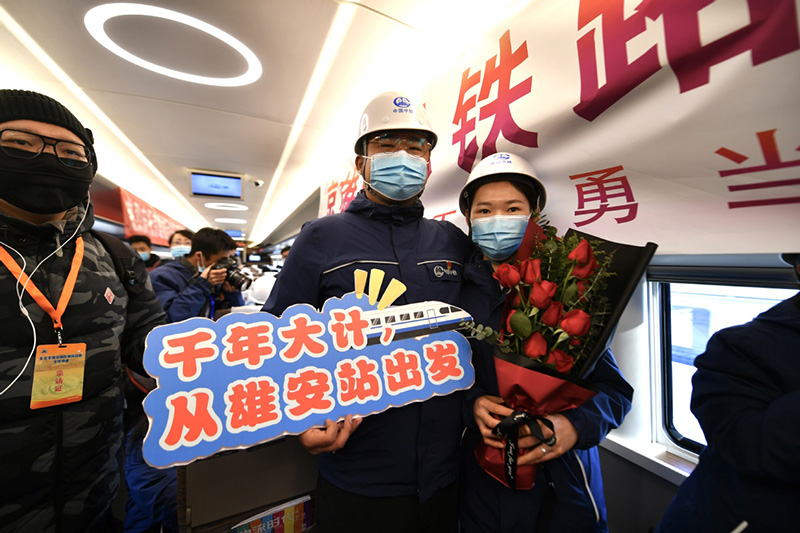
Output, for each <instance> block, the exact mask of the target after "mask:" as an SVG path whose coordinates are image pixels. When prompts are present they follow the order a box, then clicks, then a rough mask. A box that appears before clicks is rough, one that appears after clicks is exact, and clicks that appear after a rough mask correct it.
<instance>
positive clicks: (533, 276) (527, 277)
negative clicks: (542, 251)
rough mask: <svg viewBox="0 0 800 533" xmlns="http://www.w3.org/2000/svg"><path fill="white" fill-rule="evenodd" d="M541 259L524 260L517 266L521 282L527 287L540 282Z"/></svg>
mask: <svg viewBox="0 0 800 533" xmlns="http://www.w3.org/2000/svg"><path fill="white" fill-rule="evenodd" d="M541 265H542V260H541V259H526V260H525V261H523V262H522V263H521V264H520V265H519V272H520V274H521V275H522V281H524V282H525V283H527V284H528V285H533V284H534V283H536V282H537V281H541V280H542V271H541Z"/></svg>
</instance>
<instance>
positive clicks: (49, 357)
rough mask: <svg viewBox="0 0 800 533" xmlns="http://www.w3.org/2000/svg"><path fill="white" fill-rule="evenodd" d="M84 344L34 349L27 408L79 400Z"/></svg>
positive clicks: (55, 345)
mask: <svg viewBox="0 0 800 533" xmlns="http://www.w3.org/2000/svg"><path fill="white" fill-rule="evenodd" d="M85 366H86V343H83V342H79V343H74V344H64V345H61V346H59V345H58V344H42V345H41V346H38V347H37V348H36V361H35V363H34V367H33V390H32V391H31V409H41V408H42V407H52V406H53V405H61V404H65V403H73V402H78V401H80V400H81V398H83V374H84V367H85Z"/></svg>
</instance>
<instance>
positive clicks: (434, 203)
mask: <svg viewBox="0 0 800 533" xmlns="http://www.w3.org/2000/svg"><path fill="white" fill-rule="evenodd" d="M799 14H800V0H748V1H745V0H741V1H740V0H735V1H731V2H722V1H716V2H711V1H695V2H692V1H685V2H670V1H663V0H647V1H643V2H642V1H626V0H570V1H564V2H528V3H525V4H524V6H522V7H520V8H519V9H518V10H517V11H516V12H514V13H513V15H509V16H507V17H506V18H504V19H503V20H501V21H499V22H497V23H496V24H494V25H493V26H489V27H482V28H480V29H476V30H475V31H470V32H469V34H468V39H466V40H467V41H468V46H465V42H464V39H460V38H448V37H447V36H446V35H443V37H442V40H441V42H439V43H437V44H438V46H436V47H432V48H436V50H437V60H436V61H434V63H435V64H436V65H437V68H436V72H435V74H434V76H433V77H432V78H430V79H428V80H427V81H426V82H425V84H424V86H423V87H422V90H421V91H420V93H419V94H417V95H412V97H418V98H420V99H421V100H422V101H423V102H424V103H425V104H426V109H427V113H428V116H429V118H430V121H431V124H432V126H433V129H434V130H435V131H436V133H437V135H438V139H439V140H438V143H437V145H436V147H435V149H434V150H433V151H432V153H431V163H432V167H433V169H434V172H433V174H432V175H431V177H430V179H429V180H428V183H427V185H426V188H425V192H424V194H423V195H422V202H423V204H424V205H425V216H426V217H429V218H439V219H444V220H447V221H450V222H453V223H454V224H456V225H458V226H460V227H461V228H462V229H465V230H466V229H467V228H466V223H465V220H464V217H463V216H462V214H461V213H460V211H459V210H458V193H459V191H460V190H461V188H462V187H463V185H464V183H465V182H466V180H467V176H468V175H469V173H470V172H471V171H472V169H473V168H474V167H475V165H476V164H477V163H478V162H479V161H480V160H481V159H483V158H484V157H487V156H488V155H491V154H493V153H496V152H512V153H515V154H517V155H520V156H522V157H524V158H525V159H526V160H527V161H528V162H530V163H531V165H532V166H533V168H534V170H535V171H536V173H537V176H538V178H539V179H540V180H541V181H542V182H543V183H544V185H545V187H546V188H547V205H546V206H545V207H544V214H545V215H546V216H547V217H548V219H549V220H550V221H551V222H552V224H553V225H554V226H557V227H559V228H562V229H564V230H566V229H568V228H570V227H572V228H575V229H579V230H581V231H586V232H589V233H592V234H595V235H603V236H604V237H606V238H609V239H612V240H615V241H618V242H627V243H639V244H644V243H645V242H647V241H653V242H658V243H659V254H692V253H774V252H785V251H788V250H797V249H799V248H800V233H798V232H797V231H796V228H797V227H798V226H799V225H800V178H798V170H800V157H799V156H798V152H797V147H798V146H799V145H800V116H798V106H797V89H798V87H800V30H799V29H798V19H799V18H800V17H799V16H798V15H799ZM475 16H477V17H479V16H480V13H478V14H476V15H475ZM448 39H449V40H448ZM447 54H449V55H447ZM445 56H446V57H447V58H448V59H451V60H444V59H443V58H444V57H445ZM756 222H757V223H758V225H759V226H760V227H763V228H770V231H769V232H767V233H765V234H764V235H763V236H761V237H760V238H759V239H755V240H754V239H743V238H742V235H748V234H751V233H752V225H753V224H754V223H756Z"/></svg>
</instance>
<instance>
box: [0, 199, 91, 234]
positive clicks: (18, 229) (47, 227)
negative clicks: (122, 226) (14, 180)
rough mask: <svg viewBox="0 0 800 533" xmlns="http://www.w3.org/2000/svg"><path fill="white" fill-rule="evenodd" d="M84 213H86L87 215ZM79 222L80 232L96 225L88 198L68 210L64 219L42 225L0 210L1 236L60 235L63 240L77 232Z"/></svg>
mask: <svg viewBox="0 0 800 533" xmlns="http://www.w3.org/2000/svg"><path fill="white" fill-rule="evenodd" d="M84 214H86V216H85V217H84ZM79 224H80V226H81V227H80V230H79V231H78V233H83V232H84V231H88V230H89V229H90V228H91V227H92V226H94V207H93V206H92V204H91V202H89V199H88V198H86V199H84V201H83V203H80V204H78V205H77V206H76V207H73V208H72V209H70V210H69V211H67V214H66V216H65V217H64V219H62V220H56V221H53V222H47V223H45V224H42V225H36V224H31V223H30V222H26V221H24V220H20V219H18V218H15V217H12V216H10V215H7V214H5V213H3V212H1V211H0V236H2V237H9V238H11V239H13V238H22V237H29V238H33V239H34V240H40V241H43V240H49V239H52V238H54V237H55V236H56V235H60V237H59V238H61V239H62V240H63V238H65V237H68V236H70V235H72V234H73V233H75V230H76V229H78V225H79Z"/></svg>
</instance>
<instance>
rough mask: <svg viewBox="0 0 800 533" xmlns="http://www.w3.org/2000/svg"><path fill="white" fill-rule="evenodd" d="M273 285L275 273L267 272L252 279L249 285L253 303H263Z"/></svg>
mask: <svg viewBox="0 0 800 533" xmlns="http://www.w3.org/2000/svg"><path fill="white" fill-rule="evenodd" d="M274 285H275V274H273V273H272V272H267V273H265V274H264V275H263V276H259V277H258V278H256V279H255V281H253V284H252V285H251V286H250V300H252V301H253V302H254V303H257V304H260V305H263V304H264V302H266V301H267V298H269V293H270V292H272V287H273V286H274Z"/></svg>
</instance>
